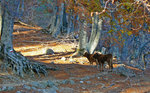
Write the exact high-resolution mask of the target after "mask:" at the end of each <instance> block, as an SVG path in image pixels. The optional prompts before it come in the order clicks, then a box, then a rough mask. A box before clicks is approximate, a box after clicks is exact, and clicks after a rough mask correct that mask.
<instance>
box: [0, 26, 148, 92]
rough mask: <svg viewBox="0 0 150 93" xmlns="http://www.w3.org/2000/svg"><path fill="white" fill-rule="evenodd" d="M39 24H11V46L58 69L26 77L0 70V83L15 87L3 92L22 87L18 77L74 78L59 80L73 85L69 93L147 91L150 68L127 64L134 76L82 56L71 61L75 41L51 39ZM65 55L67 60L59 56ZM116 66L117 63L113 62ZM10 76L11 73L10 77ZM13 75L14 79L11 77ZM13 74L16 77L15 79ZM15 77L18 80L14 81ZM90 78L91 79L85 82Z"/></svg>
mask: <svg viewBox="0 0 150 93" xmlns="http://www.w3.org/2000/svg"><path fill="white" fill-rule="evenodd" d="M40 29H41V28H40V27H27V26H21V25H15V26H14V33H13V35H14V40H13V45H14V49H15V50H16V51H17V52H21V53H22V54H23V55H24V56H26V57H27V58H28V59H30V60H35V61H38V62H43V63H45V64H47V65H48V66H52V67H59V68H60V70H58V71H51V70H49V71H48V76H47V77H44V76H43V75H41V77H36V78H31V77H30V76H26V77H25V78H19V77H18V76H16V75H14V74H13V73H11V72H9V73H6V72H1V73H0V82H1V83H0V86H3V85H12V86H17V89H16V90H14V91H8V92H3V93H16V91H18V90H19V91H21V90H22V85H23V84H21V83H18V82H19V81H22V80H24V81H25V84H27V83H28V82H31V81H42V80H49V79H51V80H65V79H70V78H72V80H74V81H75V82H76V83H75V84H73V85H71V84H62V85H60V86H58V87H59V88H66V87H67V88H71V89H74V90H73V91H72V93H150V68H147V69H146V70H145V71H141V70H139V69H136V68H132V67H129V68H130V69H132V70H133V71H134V72H135V73H136V76H135V77H125V76H121V75H119V74H116V73H113V72H108V71H107V70H105V71H104V72H100V71H98V70H97V68H96V67H94V66H92V65H90V64H89V63H88V60H87V59H86V58H85V57H77V56H74V57H73V58H72V59H73V62H70V59H71V58H70V57H71V56H73V54H74V52H75V47H76V45H77V44H76V43H75V42H74V40H71V39H64V38H61V37H60V38H59V39H54V38H52V37H50V35H46V34H43V33H42V32H41V31H40ZM49 48H50V49H52V50H53V51H54V52H55V54H54V55H46V54H45V53H46V50H47V49H49ZM62 57H65V58H66V60H61V58H62ZM114 67H117V64H114ZM97 74H101V75H100V77H93V78H90V79H87V80H85V81H84V82H82V83H81V80H80V78H83V77H85V76H94V75H97ZM10 77H12V78H11V79H10ZM13 78H14V79H13ZM15 78H16V80H15ZM17 80H18V81H17ZM88 82H90V83H88ZM24 91H26V92H27V93H36V92H34V91H33V90H30V91H29V90H24ZM57 92H58V93H68V92H67V91H65V90H64V91H61V92H60V91H59V90H58V91H57Z"/></svg>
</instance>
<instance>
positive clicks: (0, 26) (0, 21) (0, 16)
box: [0, 3, 2, 40]
mask: <svg viewBox="0 0 150 93" xmlns="http://www.w3.org/2000/svg"><path fill="white" fill-rule="evenodd" d="M1 32H2V7H1V3H0V40H1Z"/></svg>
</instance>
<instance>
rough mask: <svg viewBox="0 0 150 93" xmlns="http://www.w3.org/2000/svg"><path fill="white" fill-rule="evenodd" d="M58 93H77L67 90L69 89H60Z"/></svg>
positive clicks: (70, 89) (71, 89)
mask: <svg viewBox="0 0 150 93" xmlns="http://www.w3.org/2000/svg"><path fill="white" fill-rule="evenodd" d="M58 91H59V92H60V93H77V92H75V91H74V89H73V88H69V87H61V88H60V89H59V90H58Z"/></svg>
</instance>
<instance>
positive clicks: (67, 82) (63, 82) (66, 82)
mask: <svg viewBox="0 0 150 93" xmlns="http://www.w3.org/2000/svg"><path fill="white" fill-rule="evenodd" d="M62 84H71V85H73V84H75V82H74V81H73V80H63V81H62Z"/></svg>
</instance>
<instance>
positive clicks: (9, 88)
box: [7, 86, 15, 91]
mask: <svg viewBox="0 0 150 93" xmlns="http://www.w3.org/2000/svg"><path fill="white" fill-rule="evenodd" d="M14 89H15V87H13V86H8V87H7V90H8V91H10V90H14Z"/></svg>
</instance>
